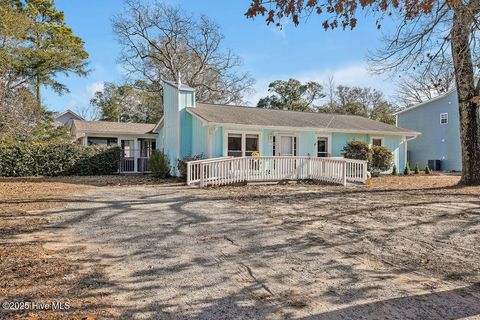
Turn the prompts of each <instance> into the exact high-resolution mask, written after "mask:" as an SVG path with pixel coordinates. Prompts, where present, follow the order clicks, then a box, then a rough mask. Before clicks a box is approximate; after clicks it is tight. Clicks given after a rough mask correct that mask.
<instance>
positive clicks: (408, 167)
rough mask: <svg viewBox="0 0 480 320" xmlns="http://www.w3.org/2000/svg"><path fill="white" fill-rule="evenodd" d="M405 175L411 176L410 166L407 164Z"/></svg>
mask: <svg viewBox="0 0 480 320" xmlns="http://www.w3.org/2000/svg"><path fill="white" fill-rule="evenodd" d="M403 174H404V175H406V176H408V175H409V174H410V164H409V163H408V162H407V165H406V166H405V170H403Z"/></svg>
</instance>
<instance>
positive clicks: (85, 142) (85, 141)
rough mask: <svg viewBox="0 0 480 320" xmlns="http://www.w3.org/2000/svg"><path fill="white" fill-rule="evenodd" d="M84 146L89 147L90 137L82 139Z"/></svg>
mask: <svg viewBox="0 0 480 320" xmlns="http://www.w3.org/2000/svg"><path fill="white" fill-rule="evenodd" d="M82 144H83V145H84V146H85V147H87V146H88V137H87V136H84V137H83V138H82Z"/></svg>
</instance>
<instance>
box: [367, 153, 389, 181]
mask: <svg viewBox="0 0 480 320" xmlns="http://www.w3.org/2000/svg"><path fill="white" fill-rule="evenodd" d="M392 162H393V154H392V152H391V151H390V150H389V149H388V148H387V147H384V146H373V147H372V158H371V163H370V171H371V172H372V175H376V176H378V175H379V174H380V172H384V171H387V170H389V169H390V168H391V167H392Z"/></svg>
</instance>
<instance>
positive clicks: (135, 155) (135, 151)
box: [133, 138, 140, 172]
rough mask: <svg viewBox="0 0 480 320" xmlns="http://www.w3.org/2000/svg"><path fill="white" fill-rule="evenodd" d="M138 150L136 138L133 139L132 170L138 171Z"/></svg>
mask: <svg viewBox="0 0 480 320" xmlns="http://www.w3.org/2000/svg"><path fill="white" fill-rule="evenodd" d="M139 153H140V150H139V145H138V138H135V140H133V171H135V172H138V156H139Z"/></svg>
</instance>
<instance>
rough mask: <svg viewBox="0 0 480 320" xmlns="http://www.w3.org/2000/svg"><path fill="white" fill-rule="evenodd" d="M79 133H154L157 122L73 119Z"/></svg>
mask: <svg viewBox="0 0 480 320" xmlns="http://www.w3.org/2000/svg"><path fill="white" fill-rule="evenodd" d="M73 125H74V126H75V128H76V131H77V134H78V133H112V134H138V135H141V134H152V133H153V132H152V130H153V128H154V127H155V124H151V123H124V122H109V121H82V120H73Z"/></svg>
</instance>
